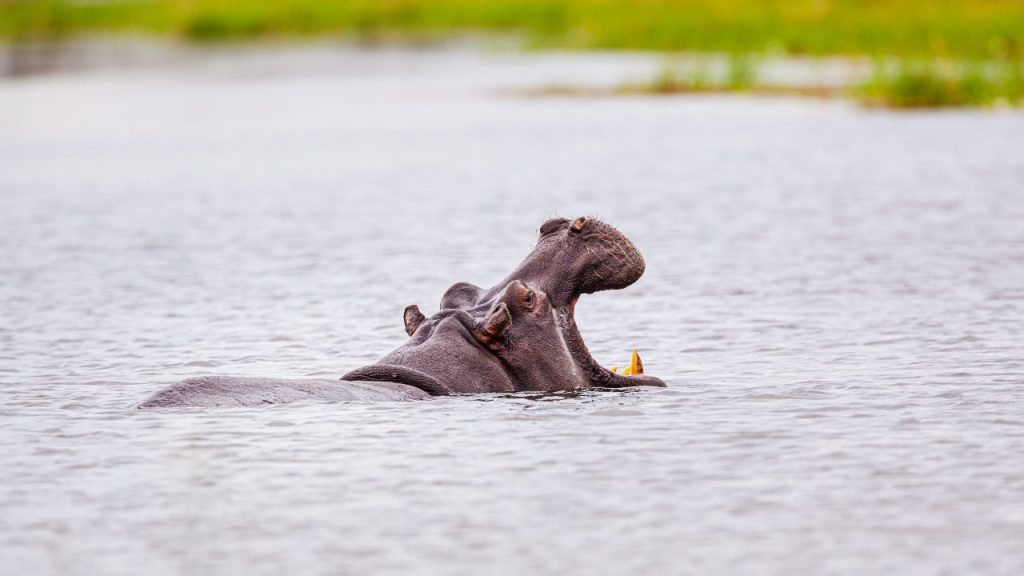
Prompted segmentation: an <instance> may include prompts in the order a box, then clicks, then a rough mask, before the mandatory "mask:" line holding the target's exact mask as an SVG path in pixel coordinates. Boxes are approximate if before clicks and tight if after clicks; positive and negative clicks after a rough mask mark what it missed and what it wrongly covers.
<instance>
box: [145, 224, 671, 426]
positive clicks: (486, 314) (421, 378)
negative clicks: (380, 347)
mask: <svg viewBox="0 0 1024 576" xmlns="http://www.w3.org/2000/svg"><path fill="white" fill-rule="evenodd" d="M643 272H644V260H643V257H641V256H640V252H639V251H637V249H636V247H634V246H633V244H632V243H631V242H630V241H629V240H628V239H627V238H626V237H625V236H623V235H622V234H621V233H620V232H619V231H618V230H616V229H615V228H613V227H611V226H610V225H608V224H605V223H603V222H600V221H598V220H593V219H591V220H588V219H586V218H577V219H576V220H574V221H572V222H569V221H568V220H565V219H561V218H559V219H554V220H549V221H547V222H545V223H544V225H542V226H541V228H540V238H539V240H538V241H537V245H536V246H535V247H534V249H533V250H532V251H531V252H530V254H529V255H528V256H527V257H526V259H524V260H523V262H522V263H521V264H520V265H519V266H518V267H517V268H516V269H515V270H513V271H512V273H511V274H509V275H508V276H507V277H506V278H505V279H503V280H502V281H501V282H498V283H497V284H495V285H494V286H493V287H491V288H489V289H483V288H479V287H477V286H474V285H472V284H469V283H466V282H460V283H457V284H455V285H453V286H452V287H451V288H449V289H448V290H447V291H446V292H445V294H444V296H443V297H442V298H441V305H440V310H439V311H438V312H437V313H436V314H434V315H432V316H430V317H427V316H425V315H423V313H422V312H420V310H419V308H418V307H417V306H409V307H407V308H406V309H405V313H404V321H405V328H406V332H407V333H408V334H409V340H408V341H407V342H406V343H405V344H403V345H402V346H400V347H398V348H397V349H395V350H394V351H392V352H391V353H389V354H387V355H386V356H384V357H383V358H381V360H380V361H378V362H377V363H375V364H371V365H369V366H364V367H362V368H358V369H356V370H353V371H351V372H349V373H348V374H345V375H344V376H343V377H342V379H341V380H283V379H267V378H230V377H221V376H207V377H202V378H194V379H190V380H186V381H184V382H180V383H177V384H174V385H171V386H169V387H167V388H164V389H163V390H160V391H158V392H157V393H156V394H154V395H153V396H151V397H149V398H148V399H146V400H144V401H143V402H142V403H141V404H140V405H139V406H140V407H146V408H148V407H180V406H255V405H260V404H276V403H281V402H291V401H295V400H304V399H316V400H323V401H345V400H422V399H426V398H429V397H431V396H443V395H450V394H472V393H484V392H521V391H546V392H556V391H565V390H576V389H580V388H588V387H605V388H621V387H627V386H664V385H665V383H664V382H662V381H661V380H659V379H658V378H654V377H652V376H644V375H642V374H640V375H631V376H626V375H621V374H617V373H614V372H611V371H609V370H607V369H605V368H603V367H602V366H600V365H599V364H598V363H597V362H596V361H594V359H593V358H592V357H591V356H590V352H589V351H588V350H587V347H586V345H585V344H584V342H583V338H582V336H580V333H579V329H578V328H577V327H576V321H575V319H574V311H575V307H576V302H577V300H578V299H579V297H580V295H581V294H589V293H592V292H598V291H600V290H618V289H622V288H625V287H627V286H629V285H630V284H632V283H634V282H636V281H637V279H639V278H640V276H641V275H642V274H643Z"/></svg>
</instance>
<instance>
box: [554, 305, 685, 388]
mask: <svg viewBox="0 0 1024 576" xmlns="http://www.w3.org/2000/svg"><path fill="white" fill-rule="evenodd" d="M577 298H578V297H577ZM575 309H576V299H574V300H573V301H572V302H571V303H570V305H569V306H567V307H566V308H565V309H563V310H561V311H559V328H561V331H562V335H563V337H564V338H565V342H566V345H567V346H568V347H569V353H570V354H571V355H572V358H573V360H574V361H575V362H576V364H577V365H578V366H580V368H581V369H582V370H583V372H584V373H585V374H586V377H587V380H588V381H589V384H590V387H592V388H630V387H633V386H656V387H659V388H664V387H665V386H666V384H665V382H664V381H663V380H662V379H660V378H655V377H654V376H647V375H645V374H644V373H643V367H642V366H643V365H642V364H641V368H640V371H639V373H637V374H629V375H627V374H618V373H616V372H612V371H611V370H609V369H607V368H605V367H604V366H602V365H600V364H599V363H598V362H597V361H596V360H594V357H593V356H591V355H590V350H588V349H587V345H586V344H585V343H584V342H583V337H582V336H581V335H580V329H579V328H578V327H577V326H576V319H575V317H574V316H573V312H574V311H575Z"/></svg>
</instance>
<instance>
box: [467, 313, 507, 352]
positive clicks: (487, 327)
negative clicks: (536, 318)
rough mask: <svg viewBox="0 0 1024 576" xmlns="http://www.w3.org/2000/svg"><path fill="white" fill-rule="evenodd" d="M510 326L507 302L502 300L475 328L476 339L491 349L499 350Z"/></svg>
mask: <svg viewBox="0 0 1024 576" xmlns="http://www.w3.org/2000/svg"><path fill="white" fill-rule="evenodd" d="M510 326H512V314H511V313H510V312H509V310H508V304H505V303H504V302H502V303H501V304H498V307H497V308H495V309H494V312H491V314H490V315H489V316H488V317H487V318H485V319H484V321H483V322H481V323H480V326H479V327H478V328H477V329H476V330H475V332H476V339H477V340H479V341H480V343H481V344H483V345H484V346H487V347H488V348H490V349H491V350H499V349H500V348H501V347H502V346H503V345H504V344H505V337H506V336H507V335H508V329H509V327H510Z"/></svg>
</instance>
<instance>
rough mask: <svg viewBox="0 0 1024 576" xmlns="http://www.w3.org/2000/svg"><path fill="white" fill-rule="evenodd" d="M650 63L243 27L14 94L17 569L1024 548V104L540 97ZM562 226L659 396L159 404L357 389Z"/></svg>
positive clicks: (342, 567)
mask: <svg viewBox="0 0 1024 576" xmlns="http://www.w3.org/2000/svg"><path fill="white" fill-rule="evenodd" d="M645 65H646V64H644V63H643V62H639V63H638V62H637V61H635V60H631V59H630V57H624V58H619V59H616V58H615V57H611V56H596V57H583V56H548V57H545V56H537V55H531V56H523V55H509V54H505V55H502V54H496V55H486V54H479V53H466V52H458V51H456V52H449V51H444V52H430V53H418V54H417V53H410V52H403V51H393V50H386V51H378V52H371V53H360V52H339V51H335V50H330V49H323V48H315V49H309V50H291V49H289V50H284V51H282V52H278V53H274V54H271V55H268V54H252V53H235V52H231V51H217V52H214V53H211V54H208V55H204V56H202V57H193V58H190V59H188V60H187V61H185V62H178V63H174V64H168V65H163V66H159V67H155V68H148V67H143V68H100V69H94V70H89V71H77V72H76V71H64V72H58V73H54V74H49V75H41V76H30V77H26V78H20V79H9V80H5V81H3V82H0V126H2V129H0V202H2V210H0V255H2V259H0V314H2V321H0V387H2V394H3V401H2V403H0V438H2V441H3V449H2V451H0V565H2V566H4V567H5V571H6V572H9V573H11V574H138V573H145V574H181V573H189V574H193V573H195V574H214V573H216V574H239V575H241V574H279V573H284V572H289V573H331V574H466V573H481V574H524V573H563V574H626V573H633V574H638V573H646V574H679V573H699V574H737V573H757V574H784V573H785V574H793V573H806V574H817V573H847V574H868V573H899V574H966V573H972V574H1008V575H1009V574H1020V573H1021V572H1022V571H1024V553H1022V552H1021V550H1024V458H1022V457H1021V456H1022V454H1024V363H1022V342H1024V328H1022V327H1024V233H1022V230H1024V226H1022V223H1024V149H1022V147H1021V134H1024V115H1021V114H1019V113H1008V112H942V113H929V112H924V113H914V114H895V113H888V112H877V111H865V110H862V109H859V108H856V107H853V106H851V105H848V104H843V103H834V102H817V101H796V100H772V99H752V98H744V97H727V98H726V97H686V98H672V99H660V98H621V99H614V98H608V99H601V98H592V99H582V98H564V99H559V98H551V99H541V98H521V97H514V96H512V95H510V94H511V93H510V92H509V90H508V89H510V88H523V87H529V86H535V85H538V84H540V83H544V82H549V81H552V80H555V79H557V78H558V77H559V75H561V74H563V73H564V74H570V75H582V76H591V77H595V78H612V77H614V75H615V74H620V73H623V71H628V70H633V69H635V68H636V67H637V66H641V67H642V66H645ZM554 215H561V216H566V217H574V216H577V215H594V216H598V217H601V218H604V219H606V220H608V221H610V222H612V223H613V224H615V225H617V226H618V227H619V228H620V229H622V230H623V231H624V232H625V233H626V234H627V235H629V236H630V237H631V238H633V239H634V241H635V243H636V244H637V246H638V247H639V248H640V250H641V251H642V252H643V253H644V255H645V257H646V259H647V264H648V270H647V273H646V274H645V275H644V277H643V278H642V279H641V280H640V281H639V282H638V283H637V284H636V285H635V286H633V287H631V288H629V289H627V290H625V291H622V292H612V293H602V294H597V295H593V296H590V297H584V299H583V300H581V303H580V305H579V307H578V309H577V311H578V312H577V319H578V322H579V324H580V327H581V331H582V333H583V335H584V338H585V339H586V340H587V342H588V344H589V345H590V348H591V352H592V353H593V355H594V356H595V357H596V358H597V359H599V360H601V361H603V362H605V363H606V364H608V365H611V364H614V363H620V364H621V363H622V362H623V361H625V360H626V359H627V358H628V351H629V349H630V348H633V347H636V348H639V349H640V351H641V353H642V355H643V357H644V361H645V365H646V368H647V370H648V372H649V373H651V374H654V375H657V376H659V377H662V378H664V379H665V380H666V381H667V382H668V383H669V386H670V387H669V388H667V389H664V390H660V389H637V390H630V391H625V392H621V393H620V392H586V393H583V394H580V395H564V396H547V397H535V396H529V395H524V396H515V397H505V396H478V397H459V398H444V399H438V400H433V401H428V402H419V403H394V404H392V403H382V404H317V403H304V404H292V405H283V406H273V407H266V408H259V409H224V410H179V411H146V412H140V411H133V410H130V406H131V405H132V404H133V403H134V402H136V401H138V400H139V399H141V398H142V397H144V396H145V395H147V394H148V393H150V392H152V391H153V390H155V389H157V388H159V387H160V386H161V385H163V384H164V383H167V382H171V381H174V380H177V379H181V378H185V377H190V376H196V375H201V374H230V375H251V376H281V377H307V376H312V377H335V376H338V375H340V374H342V373H344V372H346V371H347V370H349V369H351V368H353V367H356V366H360V365H363V364H366V363H368V362H372V361H373V360H375V359H377V358H378V357H380V356H382V355H383V354H384V353H385V352H387V351H388V350H390V349H392V348H394V347H395V346H398V345H399V344H400V343H401V342H402V341H403V339H404V331H403V329H402V322H401V312H402V309H403V308H404V307H405V305H407V304H410V303H418V304H420V306H421V307H422V308H423V309H424V311H425V312H427V313H429V312H430V311H431V310H433V309H435V307H436V305H437V302H438V300H439V298H440V295H441V293H442V292H443V291H444V289H445V288H446V287H447V286H448V285H449V284H451V283H453V282H455V281H459V280H465V281H472V282H475V283H478V284H482V285H490V284H491V283H493V282H495V281H497V280H498V279H500V278H501V277H503V276H504V274H505V273H506V272H507V271H508V270H509V269H510V268H511V267H513V266H515V265H516V264H517V263H518V262H519V260H520V259H521V258H522V257H523V256H524V255H525V254H526V253H527V252H528V251H529V249H530V247H531V246H532V244H533V241H534V239H535V234H536V228H537V227H538V226H539V224H540V223H541V222H542V221H544V220H545V219H547V218H549V217H552V216H554Z"/></svg>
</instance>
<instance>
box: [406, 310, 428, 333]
mask: <svg viewBox="0 0 1024 576" xmlns="http://www.w3.org/2000/svg"><path fill="white" fill-rule="evenodd" d="M402 319H403V320H405V333H406V334H408V335H409V336H412V334H413V332H415V331H416V329H417V328H419V327H420V324H422V323H423V321H424V320H426V319H427V317H426V316H424V315H423V312H420V307H419V306H417V305H415V304H410V305H408V306H406V307H405V312H403V313H402Z"/></svg>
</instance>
